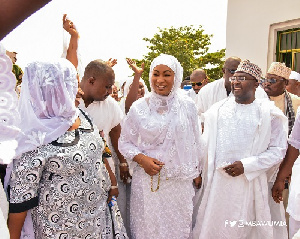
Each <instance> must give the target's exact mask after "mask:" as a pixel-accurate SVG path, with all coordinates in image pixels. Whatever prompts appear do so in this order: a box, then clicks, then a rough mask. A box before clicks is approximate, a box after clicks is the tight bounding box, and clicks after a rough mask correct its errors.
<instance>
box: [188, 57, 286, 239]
mask: <svg viewBox="0 0 300 239" xmlns="http://www.w3.org/2000/svg"><path fill="white" fill-rule="evenodd" d="M260 77H261V70H260V68H259V67H258V66H256V65H255V64H253V63H251V62H249V61H248V60H245V61H242V62H241V63H240V65H239V66H238V68H237V70H236V72H235V74H234V75H233V77H231V78H230V80H231V84H232V91H233V94H234V97H229V98H226V99H224V100H222V101H220V102H218V103H216V104H214V105H213V106H212V107H211V108H210V109H209V110H208V111H207V112H206V113H205V114H204V116H205V121H204V133H203V139H204V141H205V142H206V146H207V157H206V160H205V161H204V166H203V171H204V172H203V174H202V177H203V186H202V196H201V197H202V200H201V203H200V207H199V209H198V213H197V215H196V224H195V226H194V228H193V238H194V239H198V238H199V239H200V238H201V239H215V238H222V239H226V238H228V239H229V238H230V239H242V238H244V239H252V238H253V239H254V238H255V239H257V238H270V239H271V238H278V239H279V238H281V239H283V238H287V230H286V225H285V218H284V210H283V205H282V204H280V205H278V207H277V208H274V207H273V205H271V204H270V203H269V201H270V199H271V195H270V189H269V185H268V184H269V182H270V181H272V179H273V177H274V172H276V169H277V168H278V166H279V164H280V162H281V160H282V158H283V157H284V155H285V152H286V147H287V142H286V140H287V118H286V117H285V116H284V115H283V113H282V112H281V111H280V110H279V109H278V108H277V107H275V105H274V103H273V102H270V101H269V100H267V99H256V98H255V88H257V87H258V81H259V80H260ZM274 204H275V203H274ZM279 206H280V207H279ZM272 210H277V211H276V212H275V213H273V212H272ZM274 215H275V216H276V217H275V216H274ZM275 219H276V220H278V221H276V222H274V220H275ZM272 223H275V224H276V225H272ZM258 224H262V225H258ZM277 224H279V225H277Z"/></svg>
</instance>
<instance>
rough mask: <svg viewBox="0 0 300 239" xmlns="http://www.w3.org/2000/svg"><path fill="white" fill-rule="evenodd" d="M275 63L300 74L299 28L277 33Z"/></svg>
mask: <svg viewBox="0 0 300 239" xmlns="http://www.w3.org/2000/svg"><path fill="white" fill-rule="evenodd" d="M276 61H279V62H285V64H286V66H288V67H290V68H291V69H292V70H294V71H297V72H300V28H294V29H289V30H286V31H279V32H277V46H276Z"/></svg>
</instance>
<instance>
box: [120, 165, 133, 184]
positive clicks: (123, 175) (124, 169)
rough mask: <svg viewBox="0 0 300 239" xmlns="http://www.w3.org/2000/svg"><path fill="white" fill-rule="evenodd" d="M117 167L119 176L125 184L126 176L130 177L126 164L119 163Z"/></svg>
mask: <svg viewBox="0 0 300 239" xmlns="http://www.w3.org/2000/svg"><path fill="white" fill-rule="evenodd" d="M119 168H120V178H121V180H122V181H123V183H124V184H126V183H127V180H128V178H131V175H130V173H129V168H128V165H126V166H121V165H119Z"/></svg>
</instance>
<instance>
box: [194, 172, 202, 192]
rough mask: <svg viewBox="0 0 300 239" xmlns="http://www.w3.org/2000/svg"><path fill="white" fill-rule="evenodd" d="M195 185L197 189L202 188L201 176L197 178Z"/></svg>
mask: <svg viewBox="0 0 300 239" xmlns="http://www.w3.org/2000/svg"><path fill="white" fill-rule="evenodd" d="M194 184H195V187H196V188H197V189H199V188H201V184H202V177H201V175H199V176H198V177H197V178H194Z"/></svg>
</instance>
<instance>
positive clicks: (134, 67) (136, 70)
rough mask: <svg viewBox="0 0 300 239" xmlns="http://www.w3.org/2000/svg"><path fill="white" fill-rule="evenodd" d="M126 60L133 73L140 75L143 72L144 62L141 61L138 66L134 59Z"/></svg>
mask: <svg viewBox="0 0 300 239" xmlns="http://www.w3.org/2000/svg"><path fill="white" fill-rule="evenodd" d="M126 61H127V63H128V65H129V66H130V68H131V69H132V70H133V71H134V73H135V74H139V75H142V73H143V72H144V68H145V64H144V63H142V65H141V67H138V66H137V65H136V63H135V61H133V60H132V59H130V58H126Z"/></svg>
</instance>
